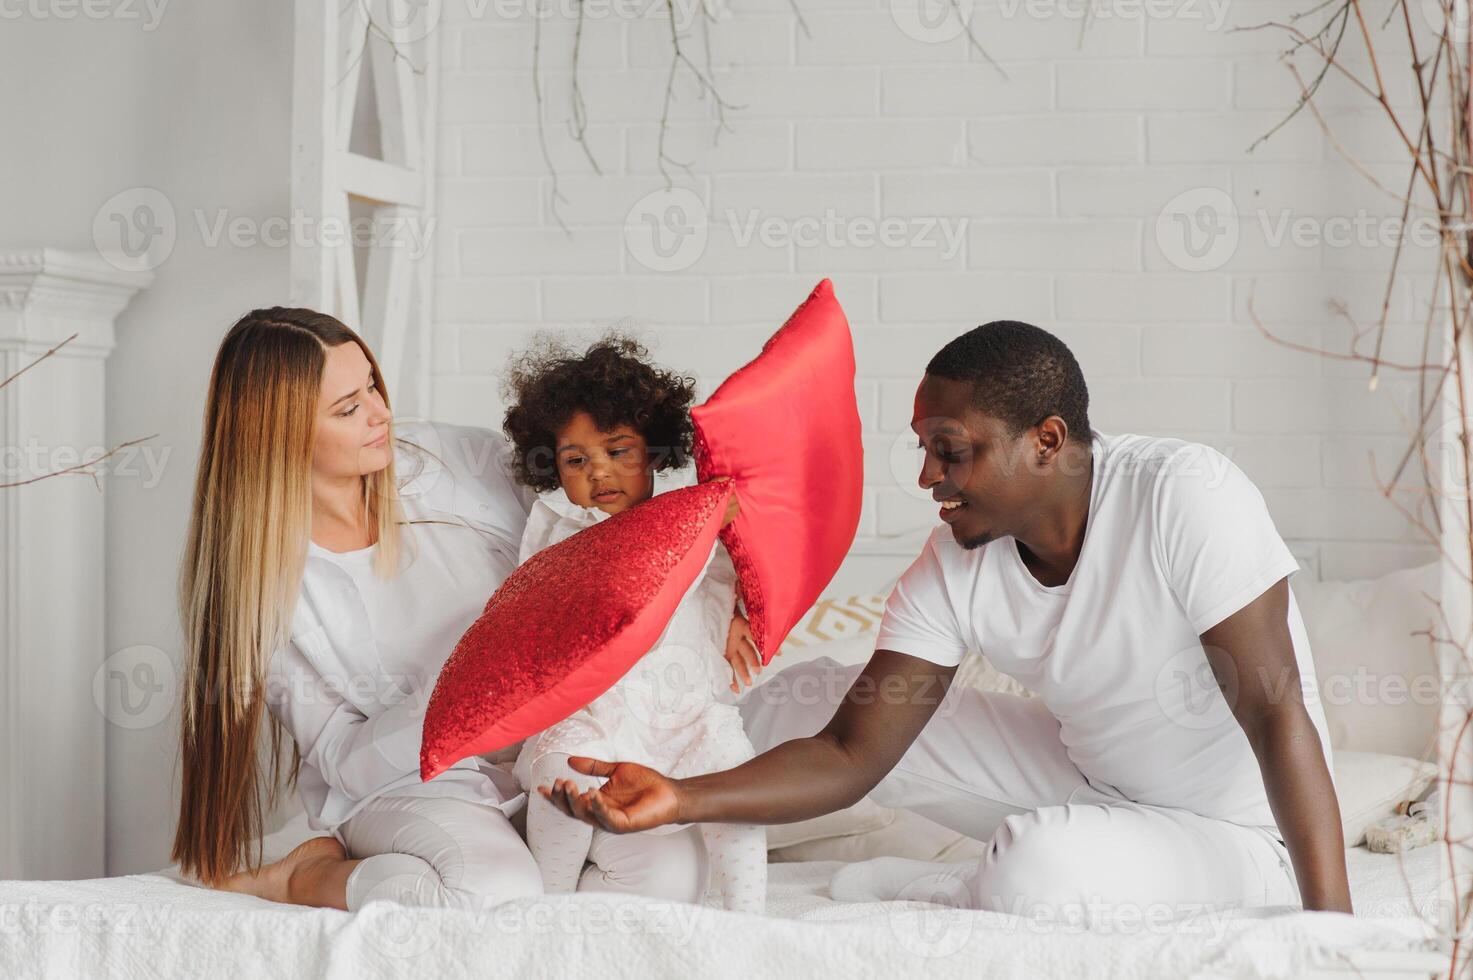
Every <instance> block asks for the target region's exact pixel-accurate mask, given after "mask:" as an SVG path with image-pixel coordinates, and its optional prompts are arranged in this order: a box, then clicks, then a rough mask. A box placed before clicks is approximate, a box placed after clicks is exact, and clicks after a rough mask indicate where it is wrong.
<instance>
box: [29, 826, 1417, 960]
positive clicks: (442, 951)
mask: <svg viewBox="0 0 1473 980" xmlns="http://www.w3.org/2000/svg"><path fill="white" fill-rule="evenodd" d="M309 833H310V832H309V831H308V830H307V828H306V827H305V824H303V823H301V822H299V821H294V822H293V823H292V824H291V825H289V826H287V827H285V828H283V829H282V830H281V831H279V832H278V833H277V834H274V835H272V837H271V838H268V850H269V851H270V852H273V853H279V852H281V851H282V850H284V849H285V848H287V847H289V846H290V845H292V844H294V843H295V842H296V840H298V839H301V838H304V837H305V836H307V835H308V834H309ZM1346 853H1347V859H1348V863H1349V867H1350V873H1351V890H1352V893H1353V897H1354V901H1355V905H1356V908H1357V915H1356V916H1355V917H1353V918H1352V917H1349V916H1343V915H1337V914H1330V913H1313V912H1303V911H1288V910H1267V909H1260V910H1255V911H1252V912H1239V913H1236V914H1234V913H1231V912H1223V913H1215V914H1201V915H1196V916H1186V917H1183V918H1180V919H1178V920H1175V921H1174V922H1172V923H1170V924H1169V925H1165V926H1162V925H1153V926H1152V927H1150V928H1147V927H1146V926H1145V925H1144V924H1142V923H1140V922H1133V923H1132V922H1121V923H1116V924H1113V925H1112V924H1110V923H1104V924H1101V925H1098V926H1096V927H1095V928H1092V929H1084V928H1081V927H1078V926H1075V925H1071V924H1068V923H1061V922H1056V923H1052V924H1050V923H1040V922H1034V921H1032V920H1026V919H1021V918H1018V917H1015V916H1010V915H1002V914H997V913H987V912H961V911H955V910H951V909H945V908H942V907H939V906H931V905H920V904H916V903H881V904H872V905H844V904H839V903H835V902H833V901H831V900H830V899H829V898H828V895H827V886H828V880H829V876H830V875H831V874H832V873H833V871H834V869H835V868H837V867H839V865H838V863H837V862H800V863H784V864H774V865H772V867H771V871H772V875H771V889H770V894H769V898H768V916H767V917H765V918H764V917H758V916H744V915H738V914H735V913H730V912H722V911H716V910H711V909H702V908H698V907H696V906H689V905H673V904H669V903H659V902H653V901H647V900H643V899H638V898H626V899H612V900H611V899H608V898H597V897H587V896H576V895H575V896H557V897H553V898H546V899H541V900H527V901H519V902H512V903H508V904H506V905H502V906H499V907H497V908H496V909H493V910H488V911H487V912H485V913H483V914H479V915H476V914H470V913H466V912H461V911H454V910H442V909H411V908H406V907H403V906H399V905H395V904H392V903H388V902H375V903H373V904H371V905H369V906H367V907H366V908H363V909H361V910H359V912H358V913H356V914H350V913H347V912H340V911H336V910H331V909H305V908H298V907H291V906H281V905H275V904H272V903H269V902H265V901H262V900H260V899H255V898H251V897H248V896H242V895H234V894H228V893H223V892H217V891H212V890H209V889H204V888H200V887H197V886H195V885H192V884H189V883H187V882H186V881H184V880H183V879H181V878H179V877H178V876H177V875H176V874H174V873H173V872H172V871H163V872H159V873H156V874H146V875H132V876H128V877H121V878H106V879H96V880H89V881H36V882H5V883H3V885H0V915H3V919H0V976H3V977H7V978H16V980H26V978H32V977H47V978H52V977H66V978H71V977H79V978H80V977H106V978H110V980H134V978H138V980H143V978H157V977H189V978H199V977H268V976H269V977H273V978H287V977H343V978H349V977H351V978H355V980H356V978H360V977H366V976H374V977H406V978H408V977H414V978H417V980H418V978H424V977H462V976H465V977H469V976H476V977H482V976H485V977H562V976H586V975H590V974H592V973H595V972H597V973H600V974H602V975H605V976H608V977H611V978H617V977H640V978H658V977H678V978H682V980H685V978H690V977H727V976H730V977H743V978H752V977H795V978H803V980H812V978H814V977H820V976H846V977H854V976H891V975H896V974H900V975H911V974H914V973H920V972H924V974H925V975H926V976H927V977H928V978H944V977H959V978H960V977H965V978H968V980H975V978H976V977H978V976H986V977H1020V978H1021V977H1027V978H1036V977H1074V976H1098V977H1122V978H1123V977H1131V978H1134V977H1163V978H1172V980H1177V978H1184V977H1192V976H1202V977H1259V976H1263V977H1274V976H1281V977H1297V976H1309V975H1316V973H1317V971H1318V973H1322V974H1323V975H1329V976H1342V975H1353V974H1354V973H1356V972H1359V973H1360V974H1361V975H1365V976H1378V977H1392V976H1397V977H1413V976H1421V977H1425V976H1429V975H1431V974H1433V973H1434V972H1436V971H1437V970H1438V968H1439V964H1440V963H1441V962H1442V959H1441V957H1439V956H1438V955H1437V954H1436V953H1435V952H1432V950H1435V948H1436V942H1435V940H1433V939H1432V938H1431V937H1432V936H1433V930H1432V929H1431V928H1430V927H1429V926H1428V925H1427V924H1426V922H1425V920H1424V919H1423V918H1421V917H1420V916H1419V915H1418V912H1419V910H1423V911H1427V912H1431V911H1432V910H1433V904H1434V903H1435V901H1436V892H1435V888H1436V886H1437V884H1438V879H1439V872H1438V868H1439V864H1438V861H1437V854H1436V848H1435V847H1423V848H1418V849H1416V850H1413V851H1409V852H1407V853H1406V854H1405V855H1403V856H1401V857H1400V858H1399V857H1398V856H1393V855H1383V854H1372V853H1370V852H1369V851H1366V850H1365V849H1364V848H1352V849H1350V850H1349V851H1347V852H1346ZM268 856H270V855H269V854H268ZM1345 971H1348V972H1345Z"/></svg>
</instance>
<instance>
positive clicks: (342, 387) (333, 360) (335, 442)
mask: <svg viewBox="0 0 1473 980" xmlns="http://www.w3.org/2000/svg"><path fill="white" fill-rule="evenodd" d="M389 418H390V416H389V409H388V406H387V405H385V404H384V400H383V397H382V396H381V395H380V394H379V390H378V387H377V386H376V385H375V384H374V381H373V370H372V369H371V368H370V367H369V364H368V358H367V357H365V356H364V354H363V350H362V348H360V347H359V346H358V345H357V344H354V343H347V344H339V345H338V346H336V347H329V348H328V349H327V363H326V364H325V365H323V368H322V392H321V394H319V395H318V397H317V444H316V447H315V448H314V450H313V452H312V474H313V476H314V477H325V478H327V479H343V478H347V477H355V476H363V475H364V474H367V473H377V472H378V471H379V470H381V469H383V468H384V467H385V466H388V465H389V462H390V460H391V459H393V453H394V449H393V446H391V445H390V444H389Z"/></svg>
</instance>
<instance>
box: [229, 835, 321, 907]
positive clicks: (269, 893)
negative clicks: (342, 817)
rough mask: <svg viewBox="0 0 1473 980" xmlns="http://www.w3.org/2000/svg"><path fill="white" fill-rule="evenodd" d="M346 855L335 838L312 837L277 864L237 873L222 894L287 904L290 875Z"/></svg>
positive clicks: (273, 863)
mask: <svg viewBox="0 0 1473 980" xmlns="http://www.w3.org/2000/svg"><path fill="white" fill-rule="evenodd" d="M347 858H348V852H347V850H346V849H345V848H344V847H343V845H342V842H341V841H339V840H338V839H337V838H336V837H313V838H312V839H311V840H308V841H304V842H302V843H301V844H298V845H297V846H296V847H295V848H293V849H292V851H291V853H290V854H288V855H287V856H286V857H284V858H282V859H281V860H280V861H275V862H272V863H271V864H266V865H262V866H261V868H260V869H259V870H256V871H241V872H238V873H237V874H233V875H231V876H230V877H229V878H226V879H225V881H224V883H222V884H221V885H220V889H221V890H222V891H227V892H241V893H242V894H246V895H254V896H256V897H257V898H264V899H266V900H267V901H270V902H287V903H289V902H291V880H292V872H294V871H296V870H297V869H298V868H301V867H303V866H304V865H307V864H311V863H315V862H318V861H346V860H347Z"/></svg>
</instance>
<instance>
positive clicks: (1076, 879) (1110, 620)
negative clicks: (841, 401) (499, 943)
mask: <svg viewBox="0 0 1473 980" xmlns="http://www.w3.org/2000/svg"><path fill="white" fill-rule="evenodd" d="M1088 408H1089V396H1088V391H1087V388H1086V386H1085V382H1084V378H1083V376H1082V374H1081V373H1080V370H1079V365H1078V364H1077V363H1076V361H1075V359H1074V357H1073V355H1072V354H1071V353H1070V352H1069V349H1068V348H1067V347H1066V346H1065V345H1064V344H1063V343H1062V342H1061V341H1059V340H1058V339H1057V338H1055V337H1054V336H1052V335H1051V334H1049V333H1047V332H1045V331H1043V330H1040V329H1039V328H1037V327H1033V326H1030V325H1028V324H1025V323H1017V322H1013V321H998V322H994V323H989V324H986V325H984V326H981V327H977V328H976V329H974V330H971V331H969V332H967V333H966V334H964V335H962V336H961V337H958V338H957V339H956V340H954V341H952V342H951V343H949V344H947V345H946V347H944V348H943V349H942V350H941V351H940V352H939V353H938V354H936V356H935V357H933V358H932V359H931V362H930V363H929V364H928V365H927V367H926V374H925V376H924V378H923V379H922V380H921V383H920V386H919V387H918V389H917V391H916V398H915V411H914V415H913V417H912V421H911V428H912V429H913V430H914V431H915V433H916V435H917V438H918V441H919V444H920V447H921V448H922V449H924V454H925V455H924V461H923V463H922V466H921V472H920V485H921V487H923V488H924V489H926V490H927V491H929V492H930V493H931V495H932V497H933V498H934V499H935V500H936V501H937V503H938V506H939V513H938V517H939V519H940V521H941V522H942V525H941V526H939V527H937V528H936V529H935V531H934V532H933V533H932V534H931V536H930V539H929V540H928V541H927V542H926V545H925V547H924V548H923V549H922V551H921V554H920V556H919V557H918V558H917V559H916V560H915V562H914V563H913V564H912V565H911V566H910V568H909V569H908V570H907V571H906V572H905V574H904V575H903V576H902V577H901V578H900V580H899V582H898V583H897V584H896V586H895V588H894V590H893V592H892V593H891V595H890V597H889V599H888V601H887V603H886V606H885V613H884V618H883V621H882V623H881V625H880V630H879V636H878V639H877V642H876V651H875V654H874V656H873V657H872V658H871V659H870V661H869V663H868V664H866V665H864V666H863V667H862V668H849V669H844V668H839V667H837V666H836V665H834V664H833V662H832V661H827V662H824V661H820V662H816V663H811V664H803V665H799V666H796V667H793V668H790V669H788V670H785V671H783V672H781V673H780V674H778V675H777V676H776V677H775V678H773V679H772V680H770V681H768V682H767V684H765V685H763V686H762V687H759V688H758V689H757V690H756V691H755V692H753V693H752V694H751V695H749V696H748V698H747V699H746V701H745V703H744V708H743V715H744V718H745V719H746V721H747V725H748V729H749V732H750V734H751V737H752V740H753V742H754V743H755V744H756V745H757V748H758V749H759V750H763V749H765V751H762V752H761V754H760V755H758V756H757V757H756V758H754V759H752V760H751V761H750V762H747V763H745V764H744V765H742V766H739V767H736V768H734V769H730V770H726V771H724V772H718V773H713V774H711V775H706V776H699V777H695V778H691V779H683V780H670V779H667V778H665V777H664V776H662V775H660V774H659V773H656V772H654V771H652V770H650V769H647V768H644V767H641V766H637V765H633V764H628V763H617V762H609V761H603V760H591V759H588V760H578V759H575V760H573V765H574V768H577V769H579V770H580V771H582V772H587V773H591V774H593V775H597V776H607V777H608V780H607V782H606V783H605V784H604V785H603V786H602V787H601V788H600V789H598V790H595V791H589V792H583V793H579V792H577V791H576V789H575V788H574V787H572V786H571V785H570V784H567V783H563V782H559V783H558V784H556V785H555V786H553V787H544V788H542V789H543V792H544V795H545V796H547V797H548V798H549V799H551V800H552V801H553V802H554V803H555V804H556V805H558V806H559V807H560V808H562V809H563V810H564V811H565V812H568V813H571V814H573V815H575V816H578V817H581V818H582V819H584V820H586V821H588V822H590V823H594V824H595V825H597V826H601V827H604V828H605V829H607V830H612V831H616V832H628V831H635V830H641V829H645V828H649V827H655V826H659V825H661V824H665V823H674V822H701V821H714V822H730V823H769V824H770V823H786V822H790V821H795V820H803V819H806V818H809V817H813V816H817V815H819V814H823V813H828V812H831V811H833V810H837V809H839V808H842V807H845V806H848V805H850V804H852V803H854V802H855V801H857V800H859V799H860V798H861V797H863V796H864V795H865V794H866V793H868V794H870V795H871V796H872V797H873V798H874V799H875V800H876V801H878V802H880V803H881V804H884V805H887V806H902V807H906V808H908V809H911V810H915V811H917V812H920V813H922V814H924V815H926V816H928V817H930V818H931V819H933V820H936V821H937V822H939V823H941V824H944V825H946V826H948V827H950V828H952V829H954V830H957V831H960V832H962V833H965V834H968V835H970V836H973V837H976V838H978V839H981V840H989V839H990V842H991V846H990V848H989V849H988V851H987V852H986V854H984V855H983V857H982V858H981V859H980V860H975V861H970V862H965V863H962V864H958V865H953V866H947V865H932V864H927V863H924V862H917V861H907V860H902V859H898V858H882V859H879V860H876V861H870V862H865V863H863V864H857V865H851V866H849V867H846V868H845V869H844V870H843V871H841V872H840V873H839V875H837V876H836V877H835V879H834V881H833V884H832V889H831V891H832V893H833V896H834V897H835V898H837V899H841V900H850V901H866V900H881V899H919V900H927V901H943V902H946V903H949V904H953V905H960V906H965V907H971V908H986V909H993V910H996V911H1004V912H1014V913H1018V914H1025V915H1030V914H1031V915H1037V914H1040V913H1048V912H1053V913H1057V912H1058V911H1059V910H1062V909H1065V908H1069V909H1076V908H1077V909H1085V910H1088V913H1087V914H1090V915H1105V916H1111V915H1116V914H1121V915H1130V916H1133V917H1134V918H1135V919H1136V920H1137V921H1138V920H1139V918H1140V916H1142V915H1162V914H1170V913H1171V912H1172V911H1176V912H1188V911H1192V910H1196V909H1200V908H1202V907H1203V906H1212V907H1224V906H1260V905H1293V904H1299V903H1301V902H1302V904H1303V907H1304V908H1306V909H1322V910H1334V911H1342V912H1350V911H1351V904H1350V892H1349V887H1348V884H1347V881H1346V873H1345V857H1344V841H1343V840H1342V837H1341V832H1340V814H1339V807H1338V804H1337V802H1336V798H1335V790H1334V786H1333V783H1332V781H1331V776H1330V772H1331V767H1330V744H1329V737H1328V734H1327V730H1326V725H1325V719H1324V713H1323V711H1322V709H1321V707H1320V705H1319V702H1318V699H1317V698H1315V697H1313V696H1311V697H1308V698H1306V696H1305V695H1306V690H1305V686H1306V685H1305V684H1303V683H1302V681H1301V678H1304V679H1308V681H1309V683H1308V685H1307V686H1308V691H1309V692H1310V693H1312V692H1313V682H1312V681H1313V677H1314V665H1313V661H1312V659H1311V656H1310V650H1309V643H1308V641H1307V639H1306V636H1305V631H1304V625H1303V622H1302V620H1301V618H1300V615H1299V611H1298V608H1297V606H1296V605H1295V602H1294V597H1293V595H1292V593H1291V592H1290V591H1289V586H1288V576H1289V575H1290V574H1292V573H1293V572H1294V571H1296V570H1297V568H1298V564H1297V562H1296V561H1295V559H1294V557H1293V556H1292V555H1291V554H1290V552H1289V550H1288V548H1287V547H1286V546H1285V545H1284V542H1283V540H1282V539H1281V538H1280V537H1279V535H1278V532H1277V531H1276V530H1275V528H1274V525H1273V521H1272V519H1271V518H1270V517H1269V514H1268V511H1267V508H1266V507H1265V505H1264V502H1263V498H1262V496H1261V495H1260V494H1259V492H1258V490H1257V489H1256V488H1255V487H1254V486H1253V484H1252V483H1251V482H1250V481H1249V480H1248V478H1247V477H1246V476H1244V475H1243V473H1242V472H1241V471H1240V470H1239V469H1238V468H1237V467H1236V466H1234V465H1233V464H1232V463H1231V462H1230V461H1229V460H1228V459H1227V458H1226V457H1224V456H1223V455H1222V454H1220V453H1218V452H1216V451H1215V450H1213V449H1210V448H1209V447H1206V446H1202V445H1198V444H1195V443H1191V442H1184V441H1181V440H1177V439H1158V438H1148V437H1144V436H1133V435H1117V436H1106V435H1103V434H1101V433H1099V432H1098V431H1095V430H1093V429H1091V428H1090V425H1089V417H1088ZM968 650H979V651H981V652H982V653H984V654H985V655H986V656H987V658H988V659H989V660H990V661H991V662H992V664H993V665H994V666H996V667H997V668H998V669H999V670H1001V671H1003V672H1004V673H1006V674H1009V675H1011V676H1013V677H1015V678H1016V679H1017V680H1019V681H1020V682H1021V683H1022V684H1024V685H1025V686H1026V687H1028V688H1029V689H1031V690H1032V691H1034V692H1036V693H1037V695H1038V696H1037V697H1036V698H1019V697H1015V696H1011V695H1004V694H995V693H984V692H980V691H977V690H974V689H970V688H963V687H958V688H956V689H954V690H949V686H950V682H951V679H952V677H953V676H954V675H955V673H956V670H957V667H958V665H959V664H960V663H961V661H962V658H963V656H964V654H965V653H966V652H967V651H968ZM825 674H827V675H829V676H828V677H824V676H822V675H825ZM835 679H837V680H838V681H839V682H840V684H839V685H838V689H839V690H843V691H845V693H844V695H843V697H842V699H841V700H840V701H839V703H838V704H837V706H836V707H835V706H833V705H830V704H826V703H823V701H822V699H815V698H813V697H811V696H809V697H800V696H798V692H800V691H805V690H806V691H809V692H811V691H814V690H817V689H820V688H822V687H823V686H824V685H825V684H827V686H828V687H829V688H830V689H833V688H835V684H834V683H833V682H834V680H835ZM943 691H944V692H945V695H944V698H943V697H941V696H940V695H939V692H943ZM787 695H791V696H787Z"/></svg>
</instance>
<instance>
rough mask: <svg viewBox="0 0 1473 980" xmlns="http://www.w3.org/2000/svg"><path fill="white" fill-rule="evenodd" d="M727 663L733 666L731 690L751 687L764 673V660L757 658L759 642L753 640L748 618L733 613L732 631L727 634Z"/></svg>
mask: <svg viewBox="0 0 1473 980" xmlns="http://www.w3.org/2000/svg"><path fill="white" fill-rule="evenodd" d="M725 656H726V662H727V663H729V664H731V676H732V680H731V689H732V690H733V691H740V690H741V689H742V685H743V684H745V685H747V686H748V687H751V686H752V685H753V684H755V683H756V681H754V680H753V678H754V677H756V676H757V675H758V674H760V673H761V672H762V658H761V657H759V656H757V641H756V640H754V639H753V638H752V628H751V626H749V625H748V624H747V617H745V616H743V615H742V614H741V613H733V614H732V617H731V629H729V630H728V631H727V633H726V654H725Z"/></svg>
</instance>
